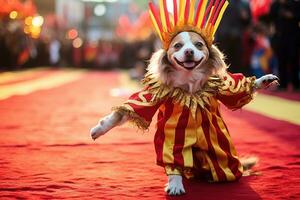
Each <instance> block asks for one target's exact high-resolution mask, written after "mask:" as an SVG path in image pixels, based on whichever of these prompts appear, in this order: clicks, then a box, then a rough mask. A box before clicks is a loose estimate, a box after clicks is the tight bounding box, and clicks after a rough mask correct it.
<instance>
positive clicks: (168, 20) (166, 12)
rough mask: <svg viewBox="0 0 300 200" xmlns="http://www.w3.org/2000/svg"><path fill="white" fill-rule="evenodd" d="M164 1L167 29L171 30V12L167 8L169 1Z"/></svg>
mask: <svg viewBox="0 0 300 200" xmlns="http://www.w3.org/2000/svg"><path fill="white" fill-rule="evenodd" d="M163 3H164V13H165V18H166V25H167V29H168V31H171V25H170V19H169V12H168V9H167V2H166V0H164V1H163Z"/></svg>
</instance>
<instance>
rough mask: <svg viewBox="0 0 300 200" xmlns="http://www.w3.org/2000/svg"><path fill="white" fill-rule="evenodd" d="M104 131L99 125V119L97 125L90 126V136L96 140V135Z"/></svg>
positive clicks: (102, 133)
mask: <svg viewBox="0 0 300 200" xmlns="http://www.w3.org/2000/svg"><path fill="white" fill-rule="evenodd" d="M106 132H107V131H106V130H105V128H104V127H103V125H101V121H100V123H99V124H98V125H97V126H95V127H93V128H91V130H90V133H91V137H92V138H93V140H96V139H97V138H98V137H100V136H101V135H104V134H105V133H106Z"/></svg>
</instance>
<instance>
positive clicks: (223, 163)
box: [206, 112, 235, 180]
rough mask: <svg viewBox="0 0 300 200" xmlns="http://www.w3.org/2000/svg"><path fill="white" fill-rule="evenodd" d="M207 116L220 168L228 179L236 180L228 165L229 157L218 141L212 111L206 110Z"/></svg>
mask: <svg viewBox="0 0 300 200" xmlns="http://www.w3.org/2000/svg"><path fill="white" fill-rule="evenodd" d="M206 113H207V117H208V119H209V122H210V126H209V135H210V141H211V144H212V146H213V148H214V150H215V153H216V156H217V162H218V164H219V166H220V168H221V169H222V170H223V171H224V173H225V175H226V178H227V180H235V176H234V174H233V173H232V172H231V170H230V168H229V167H228V159H227V155H226V153H225V152H224V151H223V150H222V149H221V147H220V145H219V143H218V138H217V133H216V129H215V127H214V126H213V124H212V114H211V113H210V112H206Z"/></svg>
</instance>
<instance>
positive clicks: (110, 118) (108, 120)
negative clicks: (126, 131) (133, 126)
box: [90, 112, 128, 140]
mask: <svg viewBox="0 0 300 200" xmlns="http://www.w3.org/2000/svg"><path fill="white" fill-rule="evenodd" d="M127 119H128V117H127V116H126V115H122V114H121V113H118V112H112V113H111V114H110V115H107V116H106V117H104V118H102V119H101V120H100V121H99V123H98V124H97V125H96V126H95V127H93V128H92V129H91V131H90V133H91V136H92V138H93V139H94V140H96V139H97V138H98V137H100V136H102V135H104V134H105V133H107V132H108V131H109V130H111V129H112V128H114V127H115V126H118V125H121V124H123V123H125V122H126V121H127Z"/></svg>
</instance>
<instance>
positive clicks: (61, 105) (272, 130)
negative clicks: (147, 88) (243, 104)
mask: <svg viewBox="0 0 300 200" xmlns="http://www.w3.org/2000/svg"><path fill="white" fill-rule="evenodd" d="M122 77H123V75H122V74H120V73H118V72H105V73H104V72H86V71H79V72H78V71H76V72H74V71H69V70H49V69H38V70H34V71H26V72H19V73H5V74H0V199H6V198H7V199H15V198H18V199H76V198H78V199H189V200H193V199H203V200H207V199H226V200H227V199H228V200H234V199H244V200H256V199H300V189H299V188H300V181H299V177H300V151H299V148H300V125H299V123H298V122H297V120H296V121H295V120H292V119H291V120H289V119H290V118H291V117H289V116H291V115H293V114H295V113H296V114H297V113H298V114H299V113H300V109H299V108H300V106H299V104H300V103H299V96H300V95H299V94H293V95H285V94H280V95H279V96H280V97H279V98H277V99H276V100H274V99H271V100H269V99H268V96H267V95H259V99H264V97H266V98H267V99H268V101H270V102H269V105H259V102H258V104H255V102H254V104H253V105H252V107H251V106H250V107H249V109H247V108H246V109H245V110H242V111H236V112H231V111H228V110H226V109H223V115H224V118H225V121H226V122H227V123H228V126H229V129H230V131H231V135H232V137H233V140H234V143H235V145H236V147H237V149H238V152H239V153H240V154H241V155H253V154H254V155H256V156H258V157H259V158H260V164H259V165H258V166H256V168H255V169H256V170H258V171H259V173H260V174H261V175H260V176H250V177H243V178H242V179H241V180H240V181H239V182H236V183H229V184H208V183H205V182H196V181H192V182H185V187H186V191H187V192H188V194H186V195H184V196H181V197H167V196H165V194H164V192H163V188H164V184H165V182H166V177H165V176H164V172H163V169H162V168H160V167H158V166H156V165H155V154H154V147H153V142H152V140H153V132H154V125H152V127H151V128H150V131H149V133H141V132H137V131H136V130H135V129H134V128H133V127H131V126H122V127H119V128H116V129H114V130H113V131H111V132H110V133H109V134H108V135H106V136H103V137H101V138H100V139H99V140H97V141H96V142H94V141H92V140H91V138H90V136H89V129H90V128H91V127H92V126H93V125H95V123H96V122H97V121H98V118H99V117H100V116H103V115H105V114H107V113H108V112H109V111H110V108H111V107H112V106H115V105H118V104H120V103H121V102H123V101H124V100H125V99H126V95H127V94H128V91H127V90H118V89H117V90H112V88H120V87H127V85H126V81H124V80H123V78H122ZM18 94H19V95H18ZM115 95H117V96H118V97H115ZM119 95H121V97H120V96H119ZM285 96H286V97H287V98H289V96H293V98H291V99H292V100H290V101H288V100H287V99H286V98H285ZM259 99H258V100H259ZM273 100H274V104H272V103H273V102H272V101H273ZM259 101H260V100H259ZM278 101H279V103H281V102H282V105H287V104H288V105H292V106H293V107H292V111H291V110H289V109H288V108H286V109H285V107H276V106H273V108H271V111H268V113H262V114H259V113H260V112H259V110H261V109H264V106H266V110H268V109H267V106H270V105H277V104H276V102H277V103H278ZM253 107H254V109H253ZM287 107H288V106H287ZM272 109H274V112H275V111H276V112H279V118H280V120H275V119H274V118H276V119H278V117H276V116H275V117H274V118H273V117H272V116H273V114H272ZM297 109H298V110H297ZM249 110H252V111H249ZM253 110H256V111H257V110H258V111H257V112H259V113H257V112H253ZM289 111H290V112H291V113H289ZM292 118H295V117H292ZM289 121H290V122H289Z"/></svg>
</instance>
